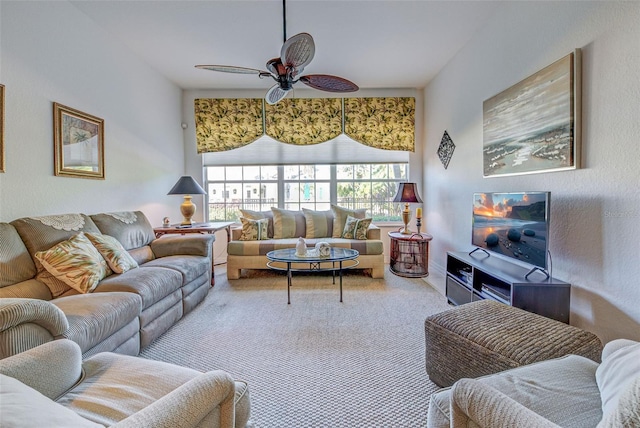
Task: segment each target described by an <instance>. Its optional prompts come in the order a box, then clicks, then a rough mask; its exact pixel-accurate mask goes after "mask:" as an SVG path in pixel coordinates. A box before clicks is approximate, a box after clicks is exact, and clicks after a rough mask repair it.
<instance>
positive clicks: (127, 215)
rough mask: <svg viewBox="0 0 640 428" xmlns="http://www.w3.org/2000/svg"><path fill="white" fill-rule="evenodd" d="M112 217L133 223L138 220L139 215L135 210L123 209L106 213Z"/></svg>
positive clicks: (125, 222) (126, 222)
mask: <svg viewBox="0 0 640 428" xmlns="http://www.w3.org/2000/svg"><path fill="white" fill-rule="evenodd" d="M106 214H107V215H110V216H111V217H113V218H115V219H116V220H119V221H121V222H123V223H124V224H133V223H135V222H136V221H137V220H138V216H137V215H136V213H134V212H133V211H123V212H117V213H106Z"/></svg>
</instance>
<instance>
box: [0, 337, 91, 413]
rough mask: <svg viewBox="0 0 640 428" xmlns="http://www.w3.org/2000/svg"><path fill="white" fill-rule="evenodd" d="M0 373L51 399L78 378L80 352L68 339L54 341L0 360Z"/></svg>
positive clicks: (80, 370)
mask: <svg viewBox="0 0 640 428" xmlns="http://www.w3.org/2000/svg"><path fill="white" fill-rule="evenodd" d="M0 373H2V374H3V375H6V376H10V377H12V378H14V379H17V380H19V381H20V382H22V383H24V384H25V385H28V386H30V387H31V388H33V389H35V390H36V391H38V392H40V393H41V394H42V395H44V396H46V397H48V398H51V399H52V400H55V399H56V398H58V397H59V396H60V395H62V394H64V393H65V392H66V391H67V390H68V389H69V388H71V387H72V386H73V385H75V384H76V382H78V380H79V379H80V378H81V376H82V353H81V351H80V347H79V346H78V345H77V344H76V343H75V342H73V341H71V340H68V339H60V340H54V341H53V342H48V343H45V344H43V345H40V346H37V347H35V348H32V349H29V350H27V351H25V352H22V353H20V354H16V355H13V356H11V357H8V358H5V359H2V360H0Z"/></svg>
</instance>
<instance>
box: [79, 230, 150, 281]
mask: <svg viewBox="0 0 640 428" xmlns="http://www.w3.org/2000/svg"><path fill="white" fill-rule="evenodd" d="M85 235H86V236H87V238H89V241H91V243H92V244H93V246H94V247H96V249H97V250H98V252H99V253H100V254H101V255H102V257H103V258H104V259H105V260H106V262H107V264H108V265H109V268H111V270H112V271H114V272H115V273H125V272H126V271H128V270H131V269H134V268H137V267H138V263H137V262H136V261H135V260H134V259H133V257H131V255H130V254H129V252H128V251H127V250H125V249H124V247H123V246H122V244H121V243H120V241H118V240H117V239H116V238H114V237H113V236H109V235H101V234H97V233H85Z"/></svg>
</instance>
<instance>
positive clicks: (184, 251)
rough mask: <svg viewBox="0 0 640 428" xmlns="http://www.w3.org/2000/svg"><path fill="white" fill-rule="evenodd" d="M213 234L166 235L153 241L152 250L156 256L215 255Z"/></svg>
mask: <svg viewBox="0 0 640 428" xmlns="http://www.w3.org/2000/svg"><path fill="white" fill-rule="evenodd" d="M215 239H216V237H215V235H213V234H196V233H190V234H188V235H164V236H162V237H161V238H158V239H155V240H153V241H152V242H151V251H153V254H154V255H155V256H156V257H167V256H178V255H180V256H202V257H212V256H213V251H212V247H213V241H215Z"/></svg>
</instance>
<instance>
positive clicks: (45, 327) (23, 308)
mask: <svg viewBox="0 0 640 428" xmlns="http://www.w3.org/2000/svg"><path fill="white" fill-rule="evenodd" d="M68 328H69V322H68V321H67V317H66V316H65V314H64V312H62V310H60V309H59V308H58V307H57V306H55V305H54V304H52V303H51V302H48V301H46V300H39V299H24V298H5V299H0V358H5V357H9V356H11V355H15V354H18V353H20V352H23V351H26V350H27V349H31V348H34V347H36V346H38V345H42V344H43V343H46V342H49V341H52V340H54V339H55V338H56V337H58V336H60V335H61V334H62V333H64V332H65V331H67V329H68Z"/></svg>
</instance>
